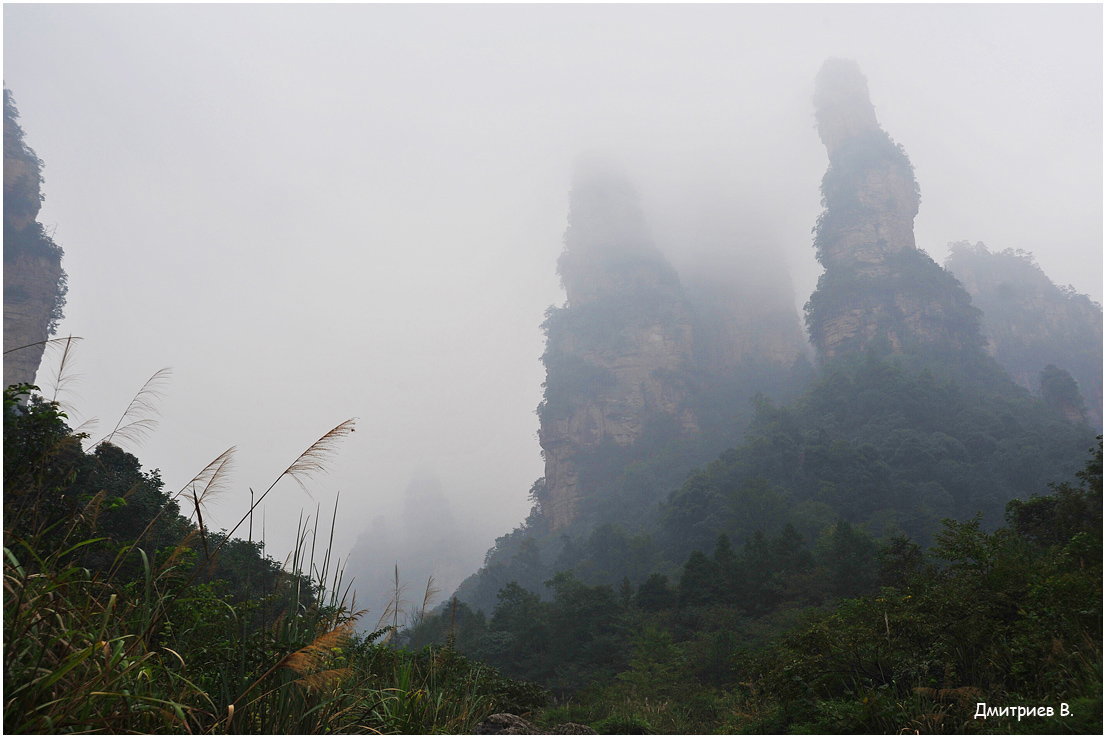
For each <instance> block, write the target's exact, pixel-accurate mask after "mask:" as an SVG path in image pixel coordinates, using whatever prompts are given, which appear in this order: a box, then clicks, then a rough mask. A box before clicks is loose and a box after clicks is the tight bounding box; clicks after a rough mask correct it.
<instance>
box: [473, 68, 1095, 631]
mask: <svg viewBox="0 0 1106 738" xmlns="http://www.w3.org/2000/svg"><path fill="white" fill-rule="evenodd" d="M816 88H817V91H816V94H815V100H814V101H815V106H816V118H817V121H818V130H819V134H820V136H821V138H822V140H823V143H824V144H825V146H826V148H827V151H828V153H829V157H830V167H829V170H828V171H827V173H826V176H825V178H824V179H823V183H822V192H823V195H824V206H825V211H824V212H823V214H822V216H821V217H820V218H819V220H818V223H817V225H816V227H815V229H814V232H815V239H814V245H815V248H816V251H817V256H818V259H819V261H820V262H821V263H822V264H823V265H824V266H825V268H826V272H825V273H824V274H823V276H822V278H821V279H820V280H819V284H818V288H817V289H816V290H815V292H814V294H812V295H811V298H810V301H809V302H808V304H807V306H806V320H807V325H808V328H809V330H810V335H811V339H810V340H811V343H812V344H813V345H814V348H815V350H816V353H817V356H818V357H819V359H820V362H821V363H822V369H821V372H820V376H815V372H814V370H813V367H811V366H810V365H809V363H806V362H805V359H803V358H802V353H803V348H804V347H803V346H802V344H801V332H800V331H799V329H798V321H797V319H794V313H793V312H792V314H791V315H788V311H787V309H786V308H782V307H781V303H780V302H779V301H777V300H773V299H768V296H771V295H773V294H774V293H776V292H778V293H780V294H781V295H782V294H786V292H787V289H786V288H785V284H784V283H786V281H787V280H786V274H784V278H783V279H780V278H779V275H778V274H775V273H772V271H771V270H770V269H766V270H764V271H762V272H759V273H757V274H754V275H749V274H743V273H742V272H741V270H740V269H739V268H736V269H735V268H732V266H733V265H732V264H726V263H725V260H724V259H723V260H722V262H723V266H724V268H717V269H714V270H711V269H704V270H701V272H699V273H696V274H695V275H694V277H693V278H692V279H689V280H687V281H686V282H685V281H684V280H683V279H682V278H681V277H682V275H677V274H676V273H675V271H674V270H673V269H672V267H671V266H670V265H669V263H668V262H667V261H666V260H665V259H664V257H663V256H662V255H661V253H660V252H659V251H658V250H657V249H656V247H655V246H654V244H653V242H652V241H651V239H650V235H649V229H648V226H647V223H646V220H645V215H644V213H643V212H642V209H641V206H640V204H639V201H638V200H637V197H636V194H635V192H634V189H633V187H632V186H631V185H630V184H629V183H628V182H627V181H626V178H625V176H624V175H621V174H619V173H617V170H611V169H607V170H602V169H596V168H594V167H592V168H590V169H584V170H582V171H581V172H578V173H577V181H576V182H575V183H574V188H573V191H572V193H571V195H570V212H569V228H568V231H567V232H566V238H565V244H566V246H565V252H564V254H563V255H562V257H561V260H560V262H559V267H560V273H561V276H562V279H563V281H564V287H565V290H566V293H567V294H568V298H569V299H568V301H567V303H566V305H565V306H564V307H562V308H552V309H551V310H550V311H549V313H548V319H547V321H546V323H545V324H544V325H543V329H544V330H545V332H546V336H547V350H546V354H545V356H544V357H543V361H544V362H545V364H546V369H547V381H546V383H545V385H544V387H545V400H544V401H543V403H542V406H541V407H540V408H539V416H540V417H541V423H542V428H541V435H540V438H541V442H542V447H543V450H544V453H545V460H546V476H545V478H544V479H541V480H538V482H537V483H536V484H535V485H534V487H533V488H532V490H531V499H532V500H533V501H534V502H535V503H536V504H535V507H534V510H533V511H532V513H531V515H530V517H529V518H528V519H527V521H526V522H525V523H524V524H522V525H521V526H520V527H519V528H516V529H515V531H513V532H512V533H510V534H508V535H506V536H503V537H501V538H499V539H498V540H497V542H496V546H495V547H494V548H493V549H492V550H491V551H490V552H489V554H488V556H487V557H486V559H485V565H484V567H483V568H482V569H481V570H480V571H479V572H477V573H476V574H474V575H473V576H472V577H470V578H469V579H468V580H466V581H465V583H463V584H462V586H461V587H460V588H459V589H458V596H459V597H460V598H461V599H462V600H464V601H467V602H469V603H470V604H472V605H473V607H474V609H475V608H478V607H480V608H486V609H489V610H490V609H491V608H492V607H493V605H494V603H495V601H496V600H495V597H496V594H497V593H498V592H499V591H500V589H501V588H502V587H503V586H505V585H506V584H508V583H509V582H511V581H516V582H517V583H518V584H520V585H521V586H522V587H524V588H529V589H532V590H534V591H537V592H543V593H546V594H548V593H549V590H548V589H547V587H546V585H545V581H546V580H547V579H548V577H549V576H551V575H552V573H553V572H555V571H561V570H571V571H574V572H575V574H576V575H577V576H579V577H580V578H581V581H584V582H587V583H590V584H607V585H611V586H615V585H617V583H618V582H619V581H620V577H621V576H622V575H623V574H624V575H626V576H629V582H630V583H631V584H632V585H638V584H640V583H641V581H642V580H643V579H644V577H646V576H647V575H648V574H649V572H650V571H652V572H654V573H658V572H666V573H668V574H671V575H675V572H674V570H673V569H672V567H673V566H678V565H679V564H680V562H682V561H683V559H684V558H685V557H686V556H687V554H688V552H689V551H690V550H691V549H692V548H696V547H699V548H703V549H705V548H709V545H711V543H712V541H713V538H714V537H716V536H717V535H719V534H720V533H726V534H728V535H730V536H731V537H733V538H734V540H735V542H740V541H742V540H744V539H745V536H747V535H751V534H752V533H753V532H754V531H753V529H752V528H750V527H749V525H751V523H750V522H749V521H750V520H752V519H753V518H750V517H749V510H748V509H746V508H747V507H748V505H750V504H754V505H760V506H762V507H763V506H764V505H767V506H768V508H770V509H772V510H774V511H775V512H774V513H772V515H767V516H765V515H760V516H759V518H757V519H759V520H761V524H762V525H766V526H768V528H766V529H765V533H766V534H767V533H769V532H770V529H771V530H774V529H778V526H780V525H783V524H784V522H790V523H791V524H793V525H794V526H795V527H796V529H797V530H800V531H802V532H803V534H804V537H806V538H807V539H808V540H813V538H815V537H817V536H818V535H819V531H820V530H823V529H824V528H825V527H826V526H827V525H830V524H831V523H832V520H833V518H834V516H842V517H843V518H844V519H845V520H847V521H850V522H852V523H859V524H864V525H872V526H875V529H876V530H879V529H882V530H884V531H885V532H886V531H892V532H894V531H901V532H905V533H907V534H909V535H910V536H912V537H913V538H915V539H916V540H921V541H926V540H929V536H930V535H932V533H933V531H934V530H935V528H936V526H937V525H938V521H939V520H940V519H941V518H942V517H946V516H952V517H956V518H964V517H970V516H971V515H973V514H975V513H976V512H981V513H982V514H983V520H984V522H985V524H986V525H988V526H995V525H997V524H998V523H999V522H1000V520H1001V516H1002V509H1003V506H1004V505H1005V504H1006V502H1007V501H1008V500H1010V499H1013V498H1017V497H1023V496H1026V495H1029V494H1032V493H1033V491H1034V490H1035V489H1037V488H1039V487H1041V486H1042V485H1044V484H1045V483H1046V482H1047V481H1048V480H1050V479H1063V478H1065V475H1069V474H1071V473H1073V472H1074V470H1075V469H1076V468H1077V466H1076V465H1077V464H1078V462H1079V454H1078V453H1075V451H1076V450H1078V451H1079V452H1081V451H1082V450H1083V449H1084V448H1085V446H1086V445H1087V444H1088V443H1089V441H1090V438H1091V437H1092V434H1090V429H1089V428H1087V427H1086V426H1085V425H1084V424H1082V423H1081V422H1079V420H1080V419H1079V418H1077V417H1073V416H1072V415H1071V414H1070V413H1066V412H1065V410H1064V409H1063V408H1062V407H1060V404H1062V403H1060V404H1058V403H1057V402H1055V401H1050V402H1046V403H1041V402H1039V401H1037V400H1034V399H1033V398H1032V397H1031V396H1030V395H1029V393H1027V392H1026V391H1025V389H1023V388H1022V387H1018V386H1017V385H1016V384H1015V383H1014V381H1013V380H1012V379H1011V378H1010V376H1009V375H1007V373H1006V372H1005V371H1004V369H1003V368H1002V367H1001V366H1000V365H999V363H998V362H996V361H995V359H994V358H993V357H992V356H991V355H990V354H989V353H988V352H987V351H986V350H985V344H986V338H985V336H984V333H983V331H982V328H981V325H982V320H983V316H982V313H981V311H980V310H979V309H978V308H977V307H975V306H973V304H972V298H971V296H970V295H969V294H968V291H967V290H965V289H964V287H963V286H962V285H961V284H960V283H959V282H958V281H957V279H956V278H955V276H954V275H953V273H952V272H951V271H949V270H948V269H943V268H942V267H941V266H939V265H938V264H936V263H935V262H934V261H933V260H932V259H931V258H930V257H929V256H928V255H927V254H926V253H925V252H924V251H922V250H920V249H918V248H917V246H916V244H915V237H914V230H913V220H914V217H915V216H916V215H917V213H918V208H919V203H920V197H919V188H918V185H917V182H916V180H915V178H914V171H913V166H912V165H911V163H910V160H909V158H908V157H907V155H906V152H905V151H904V150H903V149H902V147H901V146H898V145H896V144H895V143H894V142H893V141H892V140H891V138H890V137H889V136H888V135H887V134H886V133H885V132H884V131H883V130H882V129H881V128H880V127H879V124H878V122H877V120H876V118H875V114H874V109H873V107H872V104H871V101H870V99H869V97H868V91H867V82H866V80H865V78H864V76H863V75H862V74H861V73H860V70H859V67H858V66H857V65H856V64H855V62H850V61H843V60H830V61H828V62H826V64H825V65H824V66H823V69H822V71H821V72H820V73H819V76H818V80H817V83H816ZM722 253H725V251H724V250H723V252H722ZM758 278H759V282H758ZM776 282H780V284H778V285H777V284H775V283H776ZM769 283H771V284H769ZM750 329H751V330H750ZM795 336H799V337H800V338H799V340H796V338H795ZM797 356H798V357H800V359H798V360H797V359H796V357H797ZM1054 379H1055V378H1054ZM1062 379H1063V377H1060V378H1059V380H1055V381H1053V382H1052V384H1053V385H1055V388H1059V389H1058V390H1057V391H1055V392H1053V394H1054V395H1056V396H1057V397H1059V396H1060V395H1065V392H1066V390H1065V389H1064V387H1061V385H1062V384H1063V382H1062V381H1060V380H1062ZM1065 386H1066V385H1065ZM758 390H763V391H765V392H768V394H770V395H775V396H778V397H782V398H784V403H785V406H784V407H781V408H780V409H779V410H777V409H776V407H775V406H774V405H773V404H772V403H771V402H770V401H767V398H764V399H761V400H758V402H757V403H756V413H755V417H754V415H753V412H752V408H751V407H749V399H750V397H751V395H752V394H753V393H755V392H757V391H758ZM804 390H805V391H806V392H805V394H804V395H803V396H802V397H801V398H799V399H798V401H797V402H795V403H794V404H793V405H791V406H786V402H788V401H789V396H790V398H794V397H795V396H796V395H798V393H800V392H803V391H804ZM1065 396H1066V395H1065ZM1046 405H1047V408H1046ZM1065 419H1066V421H1068V422H1065ZM750 421H752V425H751V426H750V427H749V430H748V432H747V433H746V432H745V428H746V426H747V425H748V424H749V422H750ZM743 433H744V434H745V435H744V437H743ZM724 448H730V449H731V450H730V451H726V452H725V453H723V454H722V455H721V456H719V453H720V452H721V451H722V450H723V449H724ZM712 459H716V460H715V461H713V462H712V461H711V460H712ZM708 462H711V463H710V464H709V467H708V466H706V465H707V464H708ZM696 467H699V468H700V469H709V470H710V471H708V472H706V476H703V472H700V473H698V474H696V475H692V476H690V477H689V476H688V473H689V472H690V471H691V470H693V469H695V468H696ZM1012 469H1017V473H1011V470H1012ZM706 480H709V481H706ZM676 488H678V489H677V491H675V492H671V494H669V492H670V491H671V490H673V489H676ZM658 503H659V504H658ZM762 512H763V511H762ZM773 516H774V517H773ZM754 517H756V516H754ZM765 521H772V522H765ZM612 526H613V527H612ZM754 527H756V526H754ZM616 551H621V552H622V553H619V554H617V555H616V554H614V553H612V552H616ZM612 557H613V558H612ZM597 562H601V563H597Z"/></svg>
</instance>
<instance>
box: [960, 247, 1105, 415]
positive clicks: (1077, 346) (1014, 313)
mask: <svg viewBox="0 0 1106 738" xmlns="http://www.w3.org/2000/svg"><path fill="white" fill-rule="evenodd" d="M945 266H946V268H948V269H950V270H951V271H952V272H953V273H955V274H956V275H957V277H958V278H959V279H960V280H961V281H963V282H964V283H965V284H970V285H971V286H972V303H973V304H974V305H975V306H976V307H977V308H979V309H980V310H982V311H983V322H984V325H985V327H986V332H987V334H988V336H990V337H991V339H992V341H993V343H992V349H993V350H994V352H995V358H996V359H997V360H998V362H999V363H1000V364H1001V365H1002V366H1004V367H1005V368H1006V369H1007V371H1009V372H1010V373H1011V374H1012V375H1015V376H1018V377H1020V378H1021V379H1020V381H1022V382H1025V383H1026V384H1027V386H1028V383H1029V382H1031V381H1032V379H1033V378H1034V377H1036V376H1037V375H1038V373H1039V372H1040V371H1041V369H1042V368H1043V367H1046V366H1048V365H1050V364H1051V365H1055V366H1057V367H1059V368H1060V369H1062V370H1064V371H1067V372H1068V373H1070V375H1071V377H1072V378H1073V379H1074V380H1075V381H1076V383H1077V384H1078V387H1079V392H1080V394H1081V395H1082V397H1083V398H1085V399H1086V400H1087V402H1088V403H1089V405H1090V406H1091V407H1090V411H1091V412H1090V415H1091V420H1092V422H1095V423H1098V424H1101V421H1102V417H1101V405H1102V307H1101V306H1100V305H1098V304H1097V303H1094V302H1092V301H1091V299H1090V298H1089V297H1088V296H1087V295H1081V294H1078V293H1076V292H1075V290H1074V289H1073V288H1071V287H1070V286H1068V287H1062V286H1059V285H1056V284H1053V282H1052V280H1051V279H1049V278H1048V276H1047V275H1046V274H1045V273H1044V272H1043V271H1042V270H1041V268H1040V267H1039V266H1038V265H1037V264H1036V262H1035V261H1034V259H1033V254H1032V253H1029V252H1027V251H1022V250H1020V249H1019V250H1014V249H1004V250H1002V251H995V252H991V251H989V250H988V249H987V247H986V246H985V245H984V244H983V243H976V244H975V245H972V244H970V243H969V242H967V241H961V242H958V243H950V244H949V256H948V259H946V261H945ZM1042 389H1043V387H1042ZM1073 406H1074V407H1078V406H1079V405H1078V404H1076V405H1073Z"/></svg>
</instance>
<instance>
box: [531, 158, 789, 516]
mask: <svg viewBox="0 0 1106 738" xmlns="http://www.w3.org/2000/svg"><path fill="white" fill-rule="evenodd" d="M558 271H559V273H560V275H561V279H562V281H563V284H564V288H565V292H566V294H567V297H568V300H567V303H566V305H565V306H564V307H562V308H551V309H550V310H549V312H548V313H547V320H546V322H545V324H544V325H543V329H544V330H545V333H546V336H547V343H546V351H545V354H544V356H543V357H542V360H543V362H544V363H545V366H546V372H547V378H546V383H545V385H544V387H545V400H544V401H543V402H542V404H541V405H540V406H539V408H538V415H539V417H540V418H541V429H540V431H539V439H540V442H541V446H542V450H543V454H544V457H545V484H544V485H538V486H536V489H538V490H539V492H540V494H539V500H538V501H539V502H540V504H541V509H542V514H543V517H544V518H545V520H546V521H547V522H548V523H549V525H550V527H551V528H552V530H554V531H557V530H562V529H564V528H565V527H566V526H568V525H569V524H571V523H572V522H573V521H574V520H575V519H576V518H577V517H578V516H579V514H580V512H581V504H582V501H583V500H584V499H585V498H588V497H589V496H590V495H593V494H596V493H598V492H599V490H593V489H588V484H587V481H586V480H585V479H582V478H581V472H582V470H583V469H584V468H585V467H586V466H587V461H586V459H585V458H584V457H585V456H586V455H588V454H591V453H593V452H596V451H597V450H599V449H602V448H603V447H604V445H605V444H613V445H614V446H617V447H622V448H625V447H628V446H631V445H633V444H634V443H635V442H637V441H638V440H639V439H641V437H642V435H643V433H644V432H645V430H646V428H647V426H648V424H649V423H650V422H652V421H656V420H658V419H663V420H664V422H667V423H668V424H669V426H670V427H672V426H674V427H675V428H676V429H677V433H679V434H682V435H683V436H684V437H685V438H686V437H692V436H696V435H697V434H698V433H699V432H700V423H699V419H698V418H697V416H696V402H697V401H698V400H699V398H701V396H702V394H701V391H700V390H701V389H702V385H703V378H704V377H707V381H708V383H709V377H710V376H712V375H713V376H721V375H723V374H725V372H727V371H730V370H733V369H734V367H736V366H737V365H738V364H740V363H741V362H742V361H745V360H749V359H750V356H751V355H752V354H754V353H755V354H756V358H757V359H759V360H762V361H764V360H779V361H781V362H787V363H788V365H790V363H791V362H792V361H794V360H795V358H796V356H797V355H799V354H801V353H802V350H803V348H802V333H801V329H800V327H799V322H798V317H797V315H796V313H795V310H794V306H793V303H790V304H787V305H786V306H785V307H783V308H780V307H779V305H777V304H776V303H772V302H770V301H769V302H768V303H764V302H763V301H760V302H758V301H756V300H752V299H750V297H749V294H748V293H747V292H744V291H743V290H742V289H741V288H740V287H739V286H737V285H736V284H735V282H739V281H740V280H735V279H733V278H732V275H730V277H727V275H725V274H716V275H714V276H713V277H712V278H710V279H699V280H698V281H697V282H696V283H695V285H694V287H693V288H692V289H690V290H689V289H687V288H686V287H685V286H684V285H683V284H681V279H680V277H679V276H678V275H677V274H676V271H675V270H674V269H673V268H672V266H671V264H669V262H668V261H667V260H666V259H665V258H664V256H663V255H662V254H661V252H660V251H659V250H658V249H657V247H656V246H655V244H654V243H653V241H652V239H651V236H650V233H649V228H648V225H647V224H646V219H645V215H644V213H643V212H642V208H641V202H640V198H639V196H638V194H637V192H636V191H635V189H634V188H633V187H632V186H631V185H630V183H629V182H628V181H627V180H626V178H625V176H624V175H622V174H621V173H619V172H618V171H616V170H614V169H613V168H610V167H602V166H598V165H591V166H584V167H581V168H580V169H579V170H578V171H577V173H576V179H575V182H574V185H573V188H572V191H571V193H570V196H569V225H568V229H567V231H566V232H565V250H564V252H563V253H562V255H561V257H560V259H559V260H558ZM785 276H786V275H785ZM788 299H789V298H788ZM777 302H779V300H777ZM784 302H787V300H784ZM765 304H768V305H769V309H767V310H766V309H765V308H764V305H765ZM750 305H752V306H753V307H750ZM788 311H790V313H788ZM761 313H764V314H763V315H761ZM777 313H779V314H777ZM781 316H782V317H781ZM693 377H694V378H695V379H694V380H693V379H692V378H693Z"/></svg>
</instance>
